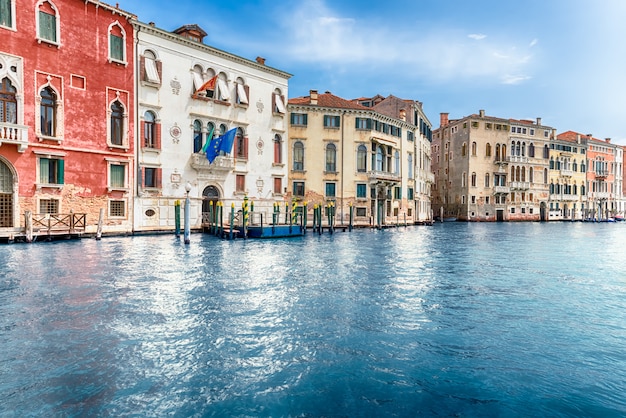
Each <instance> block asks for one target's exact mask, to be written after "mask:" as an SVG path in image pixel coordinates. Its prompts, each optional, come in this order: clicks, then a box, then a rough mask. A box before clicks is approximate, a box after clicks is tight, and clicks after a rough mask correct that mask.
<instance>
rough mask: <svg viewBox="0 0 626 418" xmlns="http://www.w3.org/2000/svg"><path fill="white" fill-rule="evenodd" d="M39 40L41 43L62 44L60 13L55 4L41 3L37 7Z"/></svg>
mask: <svg viewBox="0 0 626 418" xmlns="http://www.w3.org/2000/svg"><path fill="white" fill-rule="evenodd" d="M37 8H38V9H37V14H36V20H37V39H38V40H39V42H42V41H44V42H50V43H53V44H57V45H58V44H59V43H60V39H59V38H60V36H59V13H58V11H57V8H56V6H55V5H54V3H52V2H50V1H40V2H39V4H38V6H37Z"/></svg>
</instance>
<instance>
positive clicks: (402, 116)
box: [400, 109, 406, 122]
mask: <svg viewBox="0 0 626 418" xmlns="http://www.w3.org/2000/svg"><path fill="white" fill-rule="evenodd" d="M400 119H402V120H403V121H405V122H406V109H400Z"/></svg>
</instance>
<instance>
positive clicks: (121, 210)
mask: <svg viewBox="0 0 626 418" xmlns="http://www.w3.org/2000/svg"><path fill="white" fill-rule="evenodd" d="M109 216H110V217H112V218H123V217H124V216H126V201H125V200H109Z"/></svg>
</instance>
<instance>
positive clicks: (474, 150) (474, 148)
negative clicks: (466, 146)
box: [472, 141, 476, 157]
mask: <svg viewBox="0 0 626 418" xmlns="http://www.w3.org/2000/svg"><path fill="white" fill-rule="evenodd" d="M475 156H476V141H474V142H472V157H475Z"/></svg>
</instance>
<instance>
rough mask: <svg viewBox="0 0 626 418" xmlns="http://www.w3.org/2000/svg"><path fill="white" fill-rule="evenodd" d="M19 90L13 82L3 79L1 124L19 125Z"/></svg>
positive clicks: (0, 93) (0, 94) (0, 99)
mask: <svg viewBox="0 0 626 418" xmlns="http://www.w3.org/2000/svg"><path fill="white" fill-rule="evenodd" d="M16 93H17V89H16V88H15V87H13V84H11V80H9V79H8V78H3V79H2V83H1V84H0V122H3V123H14V124H16V123H17V97H16Z"/></svg>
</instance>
